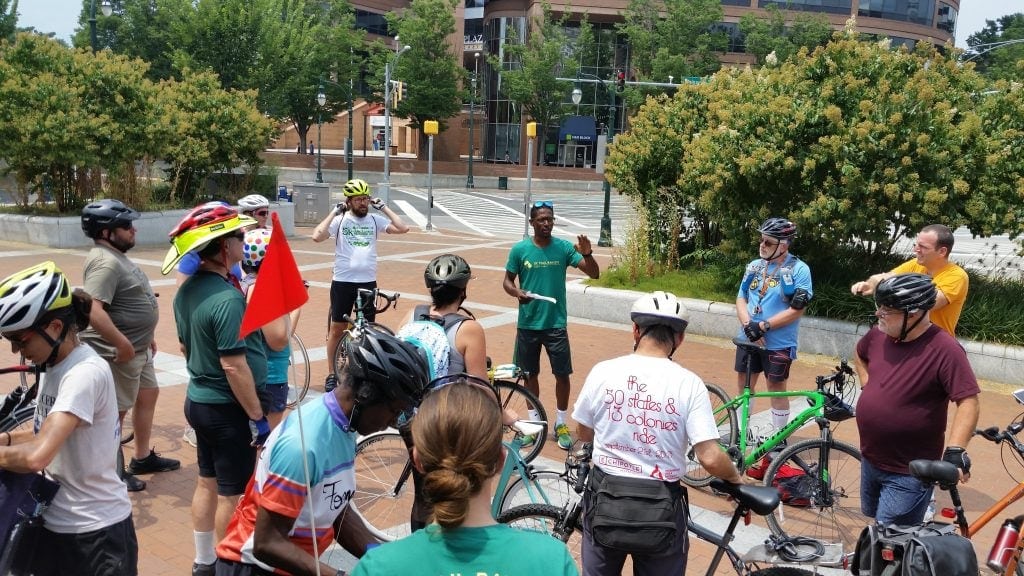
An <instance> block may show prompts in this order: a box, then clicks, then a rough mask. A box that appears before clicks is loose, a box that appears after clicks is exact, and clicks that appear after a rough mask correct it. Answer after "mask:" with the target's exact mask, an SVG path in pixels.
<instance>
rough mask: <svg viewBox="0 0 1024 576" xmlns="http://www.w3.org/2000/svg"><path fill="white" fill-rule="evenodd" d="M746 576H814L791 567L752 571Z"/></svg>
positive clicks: (801, 569)
mask: <svg viewBox="0 0 1024 576" xmlns="http://www.w3.org/2000/svg"><path fill="white" fill-rule="evenodd" d="M747 576H814V572H811V571H810V570H804V569H803V568H794V567H793V566H772V567H771V568H761V569H760V570H754V571H753V572H750V573H749V574H748V575H747Z"/></svg>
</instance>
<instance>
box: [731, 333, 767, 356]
mask: <svg viewBox="0 0 1024 576" xmlns="http://www.w3.org/2000/svg"><path fill="white" fill-rule="evenodd" d="M732 343H733V344H735V345H736V347H737V348H742V349H744V350H746V351H747V353H748V354H755V353H758V352H760V351H761V350H764V347H763V346H758V345H757V344H755V343H753V342H751V341H750V340H747V339H746V338H745V337H742V336H737V337H735V338H733V339H732Z"/></svg>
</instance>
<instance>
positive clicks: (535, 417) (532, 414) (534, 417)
mask: <svg viewBox="0 0 1024 576" xmlns="http://www.w3.org/2000/svg"><path fill="white" fill-rule="evenodd" d="M527 412H529V413H530V420H533V421H534V422H537V421H539V420H540V414H538V413H537V411H536V410H527Z"/></svg>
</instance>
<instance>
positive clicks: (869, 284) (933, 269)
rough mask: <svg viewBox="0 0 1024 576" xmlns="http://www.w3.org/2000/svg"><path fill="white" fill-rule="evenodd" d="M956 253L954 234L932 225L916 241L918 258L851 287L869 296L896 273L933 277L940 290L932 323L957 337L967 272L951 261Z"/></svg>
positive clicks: (964, 299) (939, 226)
mask: <svg viewBox="0 0 1024 576" xmlns="http://www.w3.org/2000/svg"><path fill="white" fill-rule="evenodd" d="M952 251H953V231H952V230H950V229H949V227H948V226H943V225H942V224H929V225H928V226H925V227H924V228H922V229H921V231H920V232H918V234H917V240H916V241H915V242H914V258H912V259H910V260H908V261H906V262H904V263H903V264H900V265H899V266H897V267H895V268H893V269H892V271H890V272H883V273H881V274H875V275H874V276H871V277H870V278H868V279H867V280H864V281H862V282H857V283H856V284H854V285H853V286H851V287H850V291H851V292H853V293H854V294H860V295H863V296H868V295H870V294H873V293H874V292H875V286H878V283H879V282H881V281H882V280H885V279H886V278H890V277H892V276H895V275H896V274H904V273H907V272H917V273H920V274H927V275H929V276H931V278H932V282H933V283H934V284H935V287H936V288H938V289H939V293H938V295H937V298H936V301H935V307H934V308H932V310H931V320H932V322H934V323H935V324H936V325H938V326H939V327H940V328H942V329H943V330H945V331H946V332H949V333H950V334H951V335H952V336H954V337H955V336H956V323H957V321H959V320H960V312H961V311H962V310H963V309H964V302H966V301H967V285H968V278H967V272H965V271H964V269H963V268H961V267H960V266H957V265H956V264H954V263H953V262H950V261H949V253H950V252H952Z"/></svg>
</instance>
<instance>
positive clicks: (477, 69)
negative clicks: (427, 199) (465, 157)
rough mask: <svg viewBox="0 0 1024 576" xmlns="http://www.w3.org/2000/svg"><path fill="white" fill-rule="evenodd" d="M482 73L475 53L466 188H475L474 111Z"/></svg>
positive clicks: (470, 101)
mask: <svg viewBox="0 0 1024 576" xmlns="http://www.w3.org/2000/svg"><path fill="white" fill-rule="evenodd" d="M479 73H480V53H479V52H474V53H473V80H472V82H470V86H471V88H470V90H471V91H470V94H469V168H468V170H469V171H468V172H467V173H466V188H473V187H474V185H473V145H474V144H475V143H476V141H475V140H474V138H473V111H474V109H475V108H476V78H477V75H478V74H479Z"/></svg>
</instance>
